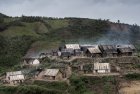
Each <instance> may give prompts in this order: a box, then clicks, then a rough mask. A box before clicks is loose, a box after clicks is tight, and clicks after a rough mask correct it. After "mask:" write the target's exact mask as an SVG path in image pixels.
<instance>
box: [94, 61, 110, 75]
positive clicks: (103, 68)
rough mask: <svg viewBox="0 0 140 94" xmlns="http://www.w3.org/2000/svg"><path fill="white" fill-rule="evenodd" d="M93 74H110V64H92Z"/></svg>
mask: <svg viewBox="0 0 140 94" xmlns="http://www.w3.org/2000/svg"><path fill="white" fill-rule="evenodd" d="M93 73H110V64H109V63H94V69H93Z"/></svg>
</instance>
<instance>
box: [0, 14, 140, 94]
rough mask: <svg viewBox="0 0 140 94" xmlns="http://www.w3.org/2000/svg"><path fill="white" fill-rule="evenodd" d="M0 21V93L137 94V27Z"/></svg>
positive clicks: (65, 21)
mask: <svg viewBox="0 0 140 94" xmlns="http://www.w3.org/2000/svg"><path fill="white" fill-rule="evenodd" d="M1 15H2V16H1ZM0 17H1V18H0V94H123V92H125V91H126V92H129V91H130V90H131V92H130V93H129V94H132V92H134V94H135V93H137V92H138V94H139V90H140V88H139V86H140V82H139V80H140V39H139V36H140V32H139V31H140V27H139V26H138V25H129V24H124V23H118V22H110V21H109V20H102V19H88V18H51V17H38V16H37V17H36V16H35V17H34V16H21V17H9V16H6V15H3V14H0ZM120 92H121V93H120Z"/></svg>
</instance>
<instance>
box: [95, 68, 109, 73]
mask: <svg viewBox="0 0 140 94" xmlns="http://www.w3.org/2000/svg"><path fill="white" fill-rule="evenodd" d="M93 73H110V70H109V69H103V70H93Z"/></svg>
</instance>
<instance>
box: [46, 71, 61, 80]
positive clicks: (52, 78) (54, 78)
mask: <svg viewBox="0 0 140 94" xmlns="http://www.w3.org/2000/svg"><path fill="white" fill-rule="evenodd" d="M44 77H45V79H46V80H62V79H63V75H62V73H61V72H59V73H58V74H57V75H56V76H44Z"/></svg>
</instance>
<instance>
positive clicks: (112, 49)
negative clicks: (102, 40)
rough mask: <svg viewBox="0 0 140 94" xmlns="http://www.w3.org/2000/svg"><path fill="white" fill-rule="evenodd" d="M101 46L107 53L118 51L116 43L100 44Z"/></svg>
mask: <svg viewBox="0 0 140 94" xmlns="http://www.w3.org/2000/svg"><path fill="white" fill-rule="evenodd" d="M100 48H101V50H103V51H105V52H106V53H117V48H116V46H115V45H100Z"/></svg>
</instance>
